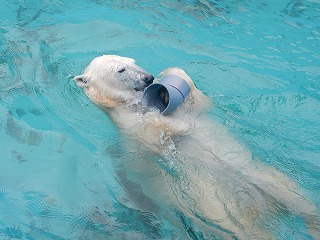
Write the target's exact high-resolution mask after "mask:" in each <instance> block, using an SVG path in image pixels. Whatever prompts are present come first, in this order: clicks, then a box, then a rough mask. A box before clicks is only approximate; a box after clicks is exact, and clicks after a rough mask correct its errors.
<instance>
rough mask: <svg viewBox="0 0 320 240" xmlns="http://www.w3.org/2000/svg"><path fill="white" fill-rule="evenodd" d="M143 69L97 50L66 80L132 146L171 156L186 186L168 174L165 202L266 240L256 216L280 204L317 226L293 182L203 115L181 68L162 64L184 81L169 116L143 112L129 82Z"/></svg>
mask: <svg viewBox="0 0 320 240" xmlns="http://www.w3.org/2000/svg"><path fill="white" fill-rule="evenodd" d="M123 67H125V68H126V70H128V72H127V73H126V75H124V76H122V75H121V74H119V73H117V71H118V70H119V69H121V68H123ZM145 74H146V72H145V71H144V70H142V69H141V68H140V67H138V66H137V65H136V64H135V62H134V60H132V59H129V58H124V57H119V56H110V55H109V56H108V55H105V56H102V57H98V58H96V59H94V60H93V61H92V62H91V63H90V65H89V66H88V67H87V69H86V70H85V72H84V74H83V75H80V76H77V77H75V78H74V79H75V80H77V81H78V84H79V86H81V87H84V89H85V93H86V94H87V96H88V97H89V98H90V99H91V100H92V101H93V102H94V103H96V104H98V105H100V106H102V107H103V109H105V111H106V112H107V113H108V114H109V116H110V117H111V119H112V120H113V121H114V122H115V124H116V125H117V126H118V127H119V128H120V129H121V130H122V131H123V133H124V135H125V136H127V137H128V138H129V139H131V141H132V139H133V141H134V142H136V145H135V147H137V146H139V147H143V148H144V149H146V151H149V152H153V153H157V154H161V155H163V156H165V158H166V159H175V160H176V161H177V163H178V168H179V174H181V175H183V176H184V179H185V180H187V182H188V186H187V187H186V189H185V191H183V192H182V191H181V189H180V187H179V186H178V185H179V184H178V183H177V181H174V180H172V182H171V183H170V184H172V189H173V194H172V201H177V204H179V205H180V207H181V209H182V210H183V211H184V212H185V214H187V215H189V216H191V217H192V218H194V219H198V220H199V221H200V222H205V223H207V222H209V223H212V224H215V225H218V226H220V227H221V229H222V230H221V231H222V232H227V233H228V234H227V235H228V236H229V237H230V236H236V237H239V238H241V239H244V238H247V239H272V238H274V236H273V235H272V233H271V232H269V230H268V227H267V226H266V225H265V224H263V221H265V220H266V219H267V218H268V217H269V218H270V219H272V216H270V214H269V213H272V214H271V215H273V214H274V215H275V216H277V211H279V210H278V209H277V207H279V206H281V207H283V208H284V209H286V210H289V211H291V212H293V213H295V214H299V215H301V216H303V217H304V218H305V219H306V223H307V224H308V225H309V226H310V230H311V231H315V232H318V231H319V225H318V224H315V223H314V222H313V221H316V220H315V219H314V218H315V216H317V213H316V208H315V207H314V205H313V204H312V203H310V202H309V201H308V200H307V199H305V198H304V196H303V194H302V193H301V191H300V190H299V187H298V186H297V185H296V184H295V183H294V182H293V181H292V180H290V179H289V178H288V177H286V176H285V175H284V174H282V173H281V172H279V171H278V170H276V169H275V168H273V167H269V166H266V165H264V164H262V163H260V162H258V161H253V160H252V156H251V153H250V152H249V151H248V150H246V149H245V147H244V146H242V145H241V144H240V143H239V142H238V141H236V140H235V139H234V138H233V137H232V136H231V135H230V134H229V133H228V132H227V130H226V129H225V128H224V127H223V126H221V125H219V124H218V123H216V122H214V121H212V120H211V119H210V118H208V117H207V115H206V110H207V109H208V108H209V107H210V106H211V104H212V103H211V101H210V99H209V98H208V97H206V96H205V95H204V94H203V93H202V92H201V91H199V90H198V89H197V88H196V87H195V85H194V83H193V81H192V80H191V78H190V77H189V76H188V75H187V74H186V73H185V72H184V71H183V70H182V69H179V68H169V69H166V70H165V71H163V72H162V73H161V75H162V76H165V75H169V74H173V75H178V76H180V77H182V78H184V79H185V80H186V81H187V82H188V83H189V85H190V87H191V93H190V95H189V96H188V98H187V99H186V101H185V102H184V103H183V105H182V106H180V107H179V108H178V109H177V110H176V111H175V112H174V113H173V114H171V115H169V116H163V115H161V114H160V113H158V112H147V113H143V111H142V110H141V106H140V98H141V92H137V91H135V90H133V88H132V84H131V83H132V82H141V78H142V77H143V76H144V75H145ZM124 78H125V79H124ZM184 194H188V198H186V197H184ZM186 199H188V200H186ZM316 218H318V217H316ZM312 222H313V223H312Z"/></svg>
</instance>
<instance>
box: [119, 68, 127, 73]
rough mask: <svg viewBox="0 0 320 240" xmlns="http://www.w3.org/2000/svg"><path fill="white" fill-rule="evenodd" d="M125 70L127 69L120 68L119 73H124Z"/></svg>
mask: <svg viewBox="0 0 320 240" xmlns="http://www.w3.org/2000/svg"><path fill="white" fill-rule="evenodd" d="M125 70H126V69H125V68H120V70H118V73H123V72H124V71H125Z"/></svg>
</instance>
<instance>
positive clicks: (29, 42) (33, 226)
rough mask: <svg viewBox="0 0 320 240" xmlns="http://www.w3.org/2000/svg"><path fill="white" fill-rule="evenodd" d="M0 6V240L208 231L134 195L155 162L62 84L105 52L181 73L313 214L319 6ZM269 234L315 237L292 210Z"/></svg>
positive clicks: (5, 0) (60, 0) (100, 2)
mask: <svg viewBox="0 0 320 240" xmlns="http://www.w3.org/2000/svg"><path fill="white" fill-rule="evenodd" d="M0 3H1V8H0V16H1V17H0V118H1V121H0V131H1V138H0V143H1V147H0V150H1V155H2V156H1V158H0V165H1V168H0V239H121V238H122V239H134V238H136V239H203V238H205V236H210V234H208V232H209V233H210V226H202V225H201V226H200V225H198V224H197V223H195V222H193V221H192V220H191V219H189V218H188V217H187V216H183V214H182V213H181V212H178V211H177V210H176V208H174V206H173V203H170V201H169V200H168V202H166V203H159V201H156V199H157V198H158V196H157V195H156V194H155V195H153V196H150V195H146V194H144V191H143V190H144V188H145V185H148V184H152V182H153V179H157V177H158V178H159V177H161V171H160V170H159V169H158V168H159V166H158V168H157V167H155V166H154V164H153V165H152V163H150V162H151V161H150V159H148V157H146V156H144V155H134V154H133V153H131V152H130V151H129V150H127V149H126V143H124V142H123V139H122V137H121V134H120V133H119V132H118V130H117V129H116V127H115V126H114V124H113V123H112V122H111V121H110V120H109V119H108V117H107V116H106V115H105V114H104V113H103V112H102V111H101V110H99V109H98V108H96V107H95V106H94V105H93V104H92V103H91V102H90V101H89V100H88V99H87V98H86V97H85V96H84V94H83V93H82V91H81V90H80V89H78V88H77V87H76V85H75V84H74V82H72V81H70V80H71V78H72V77H73V76H74V75H78V74H79V73H81V72H82V71H83V70H84V68H85V66H86V65H87V64H88V63H89V62H90V61H91V60H92V59H93V58H94V57H96V56H99V55H102V54H117V55H122V56H128V57H132V58H134V59H136V61H137V63H138V65H140V66H142V67H143V68H144V69H146V70H147V71H149V72H150V73H153V74H154V75H157V74H158V73H160V72H161V71H162V70H163V69H164V68H166V67H170V66H179V67H182V68H183V69H185V70H186V71H187V72H188V74H189V75H190V76H191V77H192V78H193V79H194V81H195V83H196V85H197V86H198V88H200V89H201V90H203V92H204V93H206V94H207V95H208V96H209V97H210V98H211V99H212V100H213V101H214V103H215V106H214V107H213V108H212V109H211V111H210V116H211V117H212V118H213V119H215V120H216V121H219V122H221V123H223V124H225V125H226V126H227V127H228V129H229V130H230V132H231V133H232V134H234V135H235V137H237V138H238V139H239V140H240V141H241V142H242V143H244V144H245V145H246V146H247V147H248V148H249V149H250V150H251V151H252V152H253V154H254V156H255V157H258V158H259V159H260V161H262V162H264V163H266V164H267V165H270V166H274V167H276V168H277V169H279V170H280V171H282V172H284V173H285V174H286V175H287V176H289V177H290V178H291V179H293V180H294V181H296V182H297V183H298V184H299V185H300V186H301V188H302V190H303V192H304V194H305V196H306V198H309V199H310V200H311V201H313V202H314V204H315V205H316V206H317V209H318V211H320V111H319V109H320V24H319V23H320V2H319V1H318V0H308V1H307V0H305V1H299V0H291V1H289V0H287V1H275V0H274V1H272V0H265V1H245V0H244V1H236V0H234V1H218V0H216V1H205V0H202V1H191V0H188V1H178V0H170V1H169V0H162V1H117V0H113V1H107V0H91V1H89V0H88V1H84V0H80V1H67V0H53V1H40V0H39V1H15V0H12V1H9V0H0ZM130 164H133V165H135V166H134V167H132V168H130V167H128V166H130ZM149 165H150V166H149ZM137 169H141V170H140V171H138V170H137ZM144 169H148V172H146V171H143V170H144ZM163 209H168V210H167V211H165V212H164V211H163ZM211 227H213V228H214V227H215V226H211ZM271 227H272V228H273V229H275V230H274V231H275V235H276V236H277V237H278V238H279V239H313V238H312V237H311V236H310V235H309V233H308V230H307V228H306V226H305V224H304V222H303V220H302V219H301V218H300V217H299V216H295V215H284V216H283V219H281V220H279V222H278V225H277V226H271ZM208 229H209V230H208ZM205 232H206V234H207V235H206V234H205ZM210 238H211V239H214V235H211V236H210Z"/></svg>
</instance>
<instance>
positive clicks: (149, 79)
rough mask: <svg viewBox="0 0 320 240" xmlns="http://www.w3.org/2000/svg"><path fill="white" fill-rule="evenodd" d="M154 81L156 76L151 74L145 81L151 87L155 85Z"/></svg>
mask: <svg viewBox="0 0 320 240" xmlns="http://www.w3.org/2000/svg"><path fill="white" fill-rule="evenodd" d="M153 80H154V76H152V75H151V74H150V75H148V76H146V77H145V78H144V79H143V81H144V82H145V83H146V84H147V85H148V86H149V85H150V84H151V83H153Z"/></svg>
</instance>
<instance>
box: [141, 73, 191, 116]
mask: <svg viewBox="0 0 320 240" xmlns="http://www.w3.org/2000/svg"><path fill="white" fill-rule="evenodd" d="M189 93H190V86H189V84H188V83H187V82H186V81H185V80H184V79H183V78H181V77H178V76H176V75H167V76H165V77H164V78H162V79H161V80H160V82H159V83H153V84H151V85H149V86H148V87H147V88H146V89H145V90H144V93H143V96H142V106H143V107H144V108H148V109H155V110H156V111H160V112H161V113H162V114H164V115H169V114H170V113H172V112H173V111H174V110H175V109H176V108H177V107H179V106H180V105H181V104H182V103H183V101H184V99H185V98H186V97H187V96H188V94H189Z"/></svg>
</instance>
